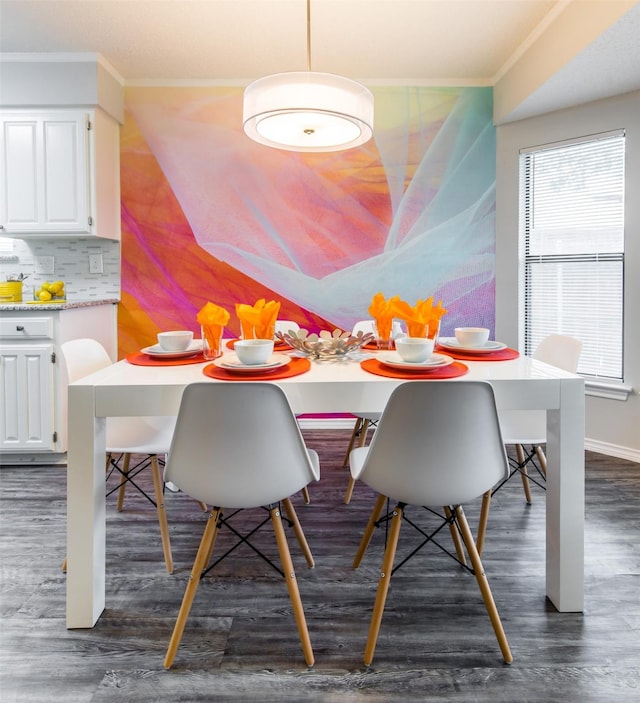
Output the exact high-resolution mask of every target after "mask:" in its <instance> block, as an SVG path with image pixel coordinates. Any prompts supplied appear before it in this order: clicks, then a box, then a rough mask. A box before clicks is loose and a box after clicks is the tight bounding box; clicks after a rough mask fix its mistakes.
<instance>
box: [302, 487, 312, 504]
mask: <svg viewBox="0 0 640 703" xmlns="http://www.w3.org/2000/svg"><path fill="white" fill-rule="evenodd" d="M302 499H303V500H304V503H305V505H309V503H310V502H311V498H310V497H309V489H308V488H307V487H306V486H305V487H304V488H303V489H302Z"/></svg>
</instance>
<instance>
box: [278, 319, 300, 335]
mask: <svg viewBox="0 0 640 703" xmlns="http://www.w3.org/2000/svg"><path fill="white" fill-rule="evenodd" d="M299 329H300V325H299V324H298V323H297V322H294V321H293V320H276V332H282V333H283V334H287V333H288V332H289V331H290V330H293V331H294V332H297V331H298V330H299Z"/></svg>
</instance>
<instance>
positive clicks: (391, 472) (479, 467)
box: [350, 381, 513, 666]
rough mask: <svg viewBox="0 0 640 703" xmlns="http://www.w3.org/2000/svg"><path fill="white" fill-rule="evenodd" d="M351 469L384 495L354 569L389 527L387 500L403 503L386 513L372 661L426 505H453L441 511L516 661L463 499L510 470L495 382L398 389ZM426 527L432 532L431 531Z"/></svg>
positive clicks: (368, 657) (430, 539)
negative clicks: (407, 530) (401, 555)
mask: <svg viewBox="0 0 640 703" xmlns="http://www.w3.org/2000/svg"><path fill="white" fill-rule="evenodd" d="M350 470H351V475H352V477H353V478H354V480H358V481H362V482H363V483H365V484H367V485H368V486H370V487H371V488H373V490H375V491H376V492H377V493H378V494H379V497H378V500H377V501H376V505H375V507H374V510H373V512H372V514H371V517H370V519H369V522H368V524H367V527H366V529H365V531H364V534H363V537H362V540H361V542H360V547H359V548H358V551H357V554H356V557H355V559H354V562H353V566H354V568H357V567H358V566H359V565H360V563H361V561H362V559H363V557H364V555H365V552H366V550H367V547H368V545H369V543H370V541H371V538H372V536H373V533H374V531H375V529H376V526H377V525H378V524H381V523H379V519H380V516H381V513H382V510H383V508H384V505H385V503H386V501H387V499H391V500H393V501H394V502H395V503H396V507H395V508H393V510H392V511H391V513H390V514H389V515H388V516H386V517H388V518H389V520H390V526H389V531H388V535H387V542H386V548H385V552H384V558H383V562H382V568H381V569H380V576H379V580H378V590H377V595H376V600H375V604H374V607H373V615H372V618H371V624H370V627H369V636H368V639H367V645H366V648H365V654H364V663H365V664H366V665H367V666H368V665H370V664H371V662H372V660H373V655H374V652H375V648H376V643H377V640H378V634H379V631H380V626H381V622H382V615H383V612H384V607H385V602H386V599H387V593H388V590H389V585H390V581H391V576H392V574H393V573H394V560H395V556H396V550H397V547H398V538H399V535H400V528H401V525H402V524H403V522H408V523H409V524H412V525H413V524H414V522H413V521H412V520H409V519H408V518H407V517H406V513H407V510H408V508H409V506H420V508H419V509H420V510H422V509H423V508H424V507H428V506H434V508H440V506H446V509H445V511H444V514H443V515H441V517H442V526H444V525H447V524H448V525H449V526H450V527H454V528H455V530H456V532H457V533H459V534H460V536H461V539H462V542H463V543H464V546H465V547H466V550H467V553H468V555H469V558H470V561H471V570H472V571H473V574H474V575H475V577H476V580H477V582H478V586H479V588H480V592H481V594H482V598H483V600H484V604H485V607H486V609H487V612H488V614H489V618H490V620H491V624H492V626H493V629H494V632H495V635H496V638H497V640H498V644H499V646H500V650H501V652H502V656H503V657H504V661H505V662H507V663H510V662H511V661H512V660H513V657H512V654H511V650H510V649H509V644H508V642H507V638H506V635H505V633H504V629H503V627H502V623H501V621H500V616H499V614H498V610H497V608H496V605H495V602H494V600H493V596H492V594H491V589H490V587H489V582H488V580H487V577H486V575H485V572H484V567H483V565H482V562H481V560H480V555H479V553H478V550H477V548H476V544H475V541H474V538H473V536H472V534H471V530H470V529H469V525H468V523H467V520H466V517H465V514H464V511H463V509H462V504H463V503H467V502H468V501H471V500H474V499H476V498H478V497H480V496H483V495H484V494H486V493H487V492H488V491H490V489H491V487H492V486H494V485H495V484H496V483H497V482H498V481H500V480H501V479H502V478H504V477H505V476H507V475H508V473H509V465H508V461H507V456H506V452H505V447H504V444H503V441H502V435H501V433H500V425H499V422H498V414H497V411H496V405H495V399H494V395H493V388H492V387H491V385H490V384H489V383H485V382H481V381H468V382H466V383H455V382H452V381H438V382H435V383H434V382H430V381H410V382H408V383H403V384H402V385H400V386H398V387H397V388H396V389H395V390H394V391H393V393H392V394H391V396H390V398H389V401H388V402H387V405H386V408H385V410H384V412H383V414H382V417H381V419H380V422H379V423H378V428H377V429H376V431H375V434H374V435H373V439H372V440H371V444H370V446H368V447H358V448H356V449H354V450H353V451H352V452H351V455H350ZM382 522H384V523H385V524H386V523H387V520H386V519H385V518H383V520H382ZM439 529H440V528H438V529H437V530H435V531H434V532H433V533H431V534H430V535H427V536H426V538H425V539H424V541H423V542H422V544H421V545H420V546H419V547H418V548H417V549H415V550H414V551H413V552H412V554H411V555H410V556H413V555H415V554H416V553H417V552H418V551H419V550H420V548H421V547H423V546H425V545H427V544H430V543H435V544H437V542H436V540H435V536H436V534H437V532H438V531H439ZM419 531H420V532H421V534H422V536H423V537H424V536H425V533H424V532H423V531H422V530H419ZM440 548H441V549H443V548H442V547H440ZM444 551H446V550H444ZM447 553H448V552H447ZM451 556H453V555H451ZM454 558H455V557H454ZM405 561H406V560H405ZM460 563H461V564H462V565H463V566H466V565H465V563H464V562H460ZM397 568H399V567H397ZM467 568H468V567H467Z"/></svg>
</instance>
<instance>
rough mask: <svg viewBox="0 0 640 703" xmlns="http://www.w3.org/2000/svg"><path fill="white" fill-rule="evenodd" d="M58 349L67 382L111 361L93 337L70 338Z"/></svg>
mask: <svg viewBox="0 0 640 703" xmlns="http://www.w3.org/2000/svg"><path fill="white" fill-rule="evenodd" d="M60 349H61V351H62V356H63V357H64V360H65V364H66V366H67V377H68V379H69V383H73V382H74V381H77V380H78V379H80V378H84V376H88V375H89V374H90V373H95V372H96V371H100V370H101V369H104V368H106V367H107V366H111V364H112V363H113V362H112V361H111V357H110V356H109V354H107V351H106V349H105V348H104V347H103V346H102V344H100V342H98V341H97V340H95V339H88V338H82V339H72V340H70V341H69V342H64V343H63V344H62V345H61V347H60Z"/></svg>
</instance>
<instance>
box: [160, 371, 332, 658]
mask: <svg viewBox="0 0 640 703" xmlns="http://www.w3.org/2000/svg"><path fill="white" fill-rule="evenodd" d="M319 478H320V464H319V460H318V455H317V453H316V452H315V451H313V450H311V449H307V447H306V446H305V443H304V440H303V438H302V434H301V432H300V428H299V427H298V423H297V422H296V418H295V415H294V414H293V411H292V410H291V407H290V405H289V402H288V400H287V398H286V396H285V394H284V391H283V390H282V389H281V388H279V387H278V386H276V385H273V384H271V383H259V382H256V383H252V382H243V383H224V384H218V383H215V384H213V383H206V382H204V383H193V384H190V385H188V386H187V387H186V388H185V390H184V393H183V396H182V401H181V404H180V410H179V413H178V421H177V425H176V429H175V433H174V436H173V442H172V443H171V450H170V452H169V457H168V460H167V465H166V467H165V480H170V481H174V482H175V483H176V484H177V485H178V486H180V488H181V489H182V490H183V491H184V492H185V493H187V494H188V495H190V496H192V497H193V498H195V499H196V500H200V501H203V502H205V503H207V504H208V505H211V506H213V507H212V509H211V512H210V515H209V519H208V521H207V525H206V527H205V530H204V534H203V536H202V540H201V542H200V547H199V549H198V552H197V554H196V558H195V561H194V564H193V569H192V571H191V576H190V578H189V581H188V582H187V587H186V590H185V594H184V598H183V600H182V605H181V606H180V610H179V613H178V617H177V619H176V624H175V627H174V630H173V634H172V636H171V640H170V642H169V648H168V650H167V654H166V657H165V661H164V666H165V667H166V668H167V669H168V668H170V667H171V665H172V664H173V661H174V658H175V655H176V652H177V649H178V647H179V645H180V641H181V639H182V634H183V632H184V628H185V625H186V622H187V618H188V616H189V612H190V610H191V606H192V604H193V600H194V598H195V595H196V590H197V588H198V584H199V583H200V580H201V578H202V577H203V576H205V574H206V573H207V572H208V571H209V570H210V569H211V568H213V566H215V564H216V563H217V562H214V563H213V564H212V565H211V566H208V565H209V562H210V561H211V558H212V553H213V546H214V543H215V539H216V535H217V533H218V530H219V529H220V528H221V527H223V526H229V524H230V519H231V517H233V516H234V515H235V513H236V511H238V510H245V509H248V508H261V507H263V508H264V507H266V508H267V510H268V511H269V516H270V519H271V524H272V527H273V530H274V533H275V539H276V544H277V547H278V552H279V555H280V562H281V565H282V568H281V569H280V568H278V566H276V564H275V563H274V562H272V561H271V560H270V559H268V558H267V557H266V556H265V555H263V554H261V553H260V552H258V550H257V549H255V547H252V548H253V549H254V551H256V552H258V553H259V554H261V556H263V558H264V559H265V560H266V561H268V562H269V564H271V566H273V567H274V568H275V569H276V570H277V571H279V572H280V574H281V575H282V576H284V578H285V581H286V583H287V588H288V591H289V597H290V599H291V604H292V607H293V613H294V616H295V620H296V623H297V627H298V634H299V636H300V641H301V644H302V651H303V654H304V659H305V662H306V663H307V664H308V665H309V666H311V665H312V664H313V662H314V656H313V650H312V647H311V640H310V637H309V632H308V629H307V624H306V619H305V616H304V610H303V607H302V601H301V599H300V592H299V589H298V584H297V581H296V578H295V572H294V569H293V562H292V559H291V554H290V552H289V547H288V545H287V539H286V536H285V532H284V528H283V524H282V520H281V508H280V506H281V505H282V506H283V507H284V510H285V513H286V515H287V518H288V520H289V522H290V523H291V525H292V527H293V529H294V532H295V535H296V538H297V540H298V542H299V544H300V547H301V549H302V551H303V554H304V556H305V558H306V561H307V564H308V565H309V567H312V566H313V565H314V562H313V556H312V555H311V551H310V549H309V546H308V544H307V542H306V539H305V537H304V532H303V531H302V527H301V526H300V522H299V521H298V518H297V515H296V513H295V510H294V508H293V504H292V502H291V500H290V496H291V495H293V494H294V493H297V492H298V491H300V490H301V489H302V488H304V487H306V486H307V485H308V484H309V483H310V482H312V481H317V480H319ZM227 512H228V513H229V516H227ZM266 521H267V520H265V521H263V523H264V522H266ZM263 523H261V524H263ZM233 531H234V532H235V533H236V534H237V531H236V530H235V528H234V530H233ZM254 531H255V530H254ZM251 534H253V531H252V532H251ZM248 536H249V535H247V536H246V537H242V538H241V541H242V542H243V543H247V542H248ZM249 546H252V545H249ZM230 551H232V550H229V551H228V552H227V554H229V553H230ZM218 560H219V559H218Z"/></svg>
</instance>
